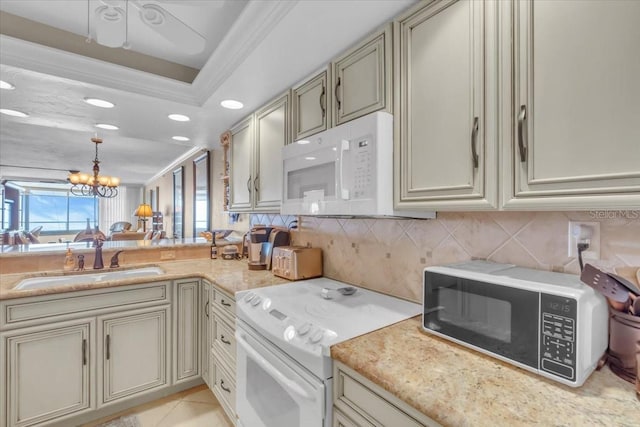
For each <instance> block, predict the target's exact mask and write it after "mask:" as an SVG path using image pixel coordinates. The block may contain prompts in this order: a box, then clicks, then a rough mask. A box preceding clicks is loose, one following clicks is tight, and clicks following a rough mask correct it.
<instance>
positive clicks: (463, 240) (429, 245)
mask: <svg viewBox="0 0 640 427" xmlns="http://www.w3.org/2000/svg"><path fill="white" fill-rule="evenodd" d="M272 216H273V218H271V217H272ZM292 218H293V217H281V216H279V215H269V216H259V215H252V218H251V223H252V224H254V223H266V224H270V223H271V222H273V224H274V225H275V224H278V225H286V224H288V223H289V222H290V221H291V220H292ZM569 220H581V221H593V222H595V221H597V222H600V233H601V243H600V246H601V251H600V257H601V260H599V261H597V262H593V263H594V264H597V265H599V266H603V267H607V268H614V267H617V266H625V265H629V266H640V211H597V212H595V211H591V212H490V213H484V212H465V213H457V212H450V213H447V212H442V213H438V217H437V219H435V220H413V219H337V218H316V217H300V218H299V221H300V222H299V229H298V231H295V232H294V233H293V243H294V244H296V245H307V244H311V245H312V246H315V247H320V248H322V250H323V256H324V274H325V276H327V277H330V278H333V279H336V280H341V281H344V282H348V283H351V284H355V285H359V286H363V287H366V288H369V289H373V290H377V291H380V292H384V293H388V294H391V295H396V296H399V297H403V298H406V299H409V300H413V301H421V298H422V270H423V269H424V268H425V267H427V266H430V265H441V264H447V263H453V262H458V261H464V260H468V259H471V258H483V259H488V260H491V261H495V262H503V263H513V264H518V265H521V266H525V267H531V268H536V269H542V270H553V271H560V272H566V273H573V274H578V273H579V270H580V268H579V266H578V262H577V260H576V259H575V258H570V257H569V256H568V255H567V249H568V243H567V238H568V228H569V227H568V221H569ZM590 262H591V261H590Z"/></svg>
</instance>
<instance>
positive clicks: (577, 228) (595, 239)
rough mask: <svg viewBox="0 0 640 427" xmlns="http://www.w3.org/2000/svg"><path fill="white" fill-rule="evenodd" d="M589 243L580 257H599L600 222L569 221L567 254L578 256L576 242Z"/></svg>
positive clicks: (573, 256)
mask: <svg viewBox="0 0 640 427" xmlns="http://www.w3.org/2000/svg"><path fill="white" fill-rule="evenodd" d="M583 242H586V243H589V248H588V249H587V250H585V251H584V252H582V259H600V223H599V222H585V221H569V247H568V249H569V256H570V257H572V258H577V257H578V243H583Z"/></svg>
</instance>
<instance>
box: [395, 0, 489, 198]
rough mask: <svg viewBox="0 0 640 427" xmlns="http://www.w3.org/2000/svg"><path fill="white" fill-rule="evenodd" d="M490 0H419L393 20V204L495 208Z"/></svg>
mask: <svg viewBox="0 0 640 427" xmlns="http://www.w3.org/2000/svg"><path fill="white" fill-rule="evenodd" d="M496 43H497V20H496V9H495V2H491V1H487V2H485V1H472V0H459V1H456V0H443V1H435V2H423V3H421V4H420V5H419V6H418V7H415V8H413V9H412V10H410V11H409V12H407V13H406V14H404V15H403V16H400V17H399V18H398V19H397V20H396V22H395V25H394V52H395V55H396V58H397V60H396V61H395V64H394V65H395V69H394V76H395V100H394V104H395V105H396V121H395V126H394V131H395V135H394V139H395V150H394V159H395V165H394V170H395V186H396V188H395V203H396V205H397V207H398V208H400V209H415V208H423V207H424V208H425V209H437V210H447V209H448V210H476V209H495V208H497V207H498V189H497V180H498V173H497V172H498V151H497V150H498V146H497V140H498V137H497V133H496V132H497V87H496V84H497V82H496V80H497V67H496V55H497V52H496V49H495V45H496Z"/></svg>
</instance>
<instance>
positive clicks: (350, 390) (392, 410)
mask: <svg viewBox="0 0 640 427" xmlns="http://www.w3.org/2000/svg"><path fill="white" fill-rule="evenodd" d="M334 405H335V406H336V407H337V408H338V409H340V410H341V411H342V412H344V413H345V414H352V413H353V414H354V418H358V419H359V418H364V419H366V420H367V423H366V424H362V425H370V424H372V425H375V426H403V427H424V426H437V425H439V424H438V423H436V422H435V421H433V420H431V419H429V418H428V417H426V416H425V415H424V414H421V413H419V412H418V411H416V410H415V409H413V408H411V407H409V405H407V404H406V403H404V402H402V401H401V400H400V399H398V398H397V397H395V396H393V395H391V394H390V393H388V392H386V391H385V390H383V389H382V388H380V387H378V386H376V385H375V384H374V383H372V382H371V381H369V380H367V379H366V378H363V377H361V376H360V375H358V374H357V373H355V372H353V371H351V370H350V369H348V368H346V367H345V366H344V365H342V364H339V363H335V368H334ZM369 423H370V424H369ZM343 424H345V423H344V422H343ZM346 425H347V426H348V425H349V424H346ZM356 425H357V424H356Z"/></svg>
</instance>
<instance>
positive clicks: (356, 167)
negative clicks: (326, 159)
mask: <svg viewBox="0 0 640 427" xmlns="http://www.w3.org/2000/svg"><path fill="white" fill-rule="evenodd" d="M373 148H374V147H373V141H372V140H371V139H370V138H359V139H356V140H352V141H351V150H352V153H353V182H352V183H351V185H352V191H353V192H352V197H351V198H353V199H367V198H371V197H373V190H374V189H373V186H374V185H375V179H374V176H375V173H376V172H375V167H374V161H375V158H374V157H375V156H374V154H373V153H372V151H373Z"/></svg>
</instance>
